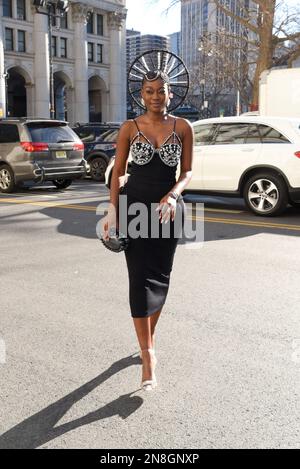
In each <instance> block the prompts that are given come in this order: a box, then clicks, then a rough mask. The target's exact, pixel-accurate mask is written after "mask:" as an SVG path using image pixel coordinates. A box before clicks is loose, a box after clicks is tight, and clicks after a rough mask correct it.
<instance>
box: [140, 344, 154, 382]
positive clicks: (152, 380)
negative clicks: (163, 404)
mask: <svg viewBox="0 0 300 469" xmlns="http://www.w3.org/2000/svg"><path fill="white" fill-rule="evenodd" d="M146 351H148V352H150V353H151V355H152V360H153V362H154V369H155V365H156V363H157V359H156V357H155V355H154V349H152V348H146V349H143V350H141V351H140V355H141V356H142V352H146ZM154 369H153V377H152V379H146V380H144V381H142V382H141V389H143V391H152V390H153V389H154V388H156V386H157V380H156V376H155V373H154Z"/></svg>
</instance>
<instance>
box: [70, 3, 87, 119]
mask: <svg viewBox="0 0 300 469" xmlns="http://www.w3.org/2000/svg"><path fill="white" fill-rule="evenodd" d="M90 11H91V8H90V7H88V6H87V5H85V4H83V3H74V4H73V5H72V14H73V21H74V59H75V73H74V87H75V121H76V122H88V121H89V83H88V50H87V32H86V24H87V16H88V13H89V12H90Z"/></svg>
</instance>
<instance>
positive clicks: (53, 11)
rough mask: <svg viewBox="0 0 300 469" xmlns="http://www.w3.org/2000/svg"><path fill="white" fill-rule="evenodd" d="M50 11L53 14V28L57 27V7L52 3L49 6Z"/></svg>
mask: <svg viewBox="0 0 300 469" xmlns="http://www.w3.org/2000/svg"><path fill="white" fill-rule="evenodd" d="M49 11H50V13H51V14H52V16H51V24H52V26H56V16H55V15H56V8H55V5H54V4H53V3H50V5H49Z"/></svg>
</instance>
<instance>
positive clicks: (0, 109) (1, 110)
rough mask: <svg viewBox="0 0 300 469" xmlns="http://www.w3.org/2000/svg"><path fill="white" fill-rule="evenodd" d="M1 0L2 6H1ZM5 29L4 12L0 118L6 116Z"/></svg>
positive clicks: (0, 35) (0, 46) (0, 39)
mask: <svg viewBox="0 0 300 469" xmlns="http://www.w3.org/2000/svg"><path fill="white" fill-rule="evenodd" d="M1 3H2V2H0V8H1V6H2V5H1ZM4 41H5V38H4V29H3V26H2V12H1V15H0V118H1V117H6V80H5V65H4Z"/></svg>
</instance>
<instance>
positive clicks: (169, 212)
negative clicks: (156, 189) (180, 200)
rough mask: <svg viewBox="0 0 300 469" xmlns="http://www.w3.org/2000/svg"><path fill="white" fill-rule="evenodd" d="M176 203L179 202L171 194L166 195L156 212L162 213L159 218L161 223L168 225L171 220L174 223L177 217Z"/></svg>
mask: <svg viewBox="0 0 300 469" xmlns="http://www.w3.org/2000/svg"><path fill="white" fill-rule="evenodd" d="M176 203H177V201H176V200H175V199H174V198H173V197H171V196H170V195H169V194H167V195H165V196H164V197H163V198H162V199H161V200H160V202H159V206H158V207H157V208H156V209H155V210H156V211H159V212H160V213H159V218H160V222H161V223H163V222H165V223H168V221H169V219H170V218H171V220H172V221H174V219H175V215H176Z"/></svg>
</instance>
